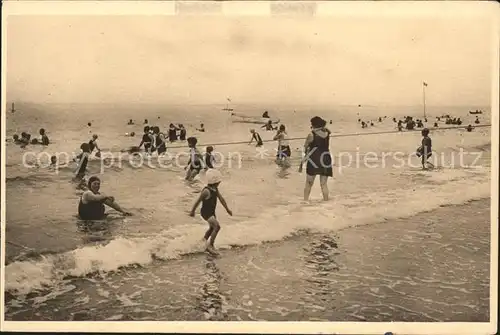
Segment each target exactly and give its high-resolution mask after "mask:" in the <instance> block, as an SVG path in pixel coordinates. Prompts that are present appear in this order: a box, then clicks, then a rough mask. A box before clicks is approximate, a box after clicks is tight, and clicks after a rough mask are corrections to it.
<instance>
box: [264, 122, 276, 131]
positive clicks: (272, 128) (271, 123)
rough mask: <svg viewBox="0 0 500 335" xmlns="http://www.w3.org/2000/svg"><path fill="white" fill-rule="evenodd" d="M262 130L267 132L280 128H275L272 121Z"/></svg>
mask: <svg viewBox="0 0 500 335" xmlns="http://www.w3.org/2000/svg"><path fill="white" fill-rule="evenodd" d="M261 128H265V129H266V130H268V131H269V130H276V129H278V127H276V128H275V127H273V122H272V121H271V120H269V121H267V123H266V124H265V125H263V126H262V127H261Z"/></svg>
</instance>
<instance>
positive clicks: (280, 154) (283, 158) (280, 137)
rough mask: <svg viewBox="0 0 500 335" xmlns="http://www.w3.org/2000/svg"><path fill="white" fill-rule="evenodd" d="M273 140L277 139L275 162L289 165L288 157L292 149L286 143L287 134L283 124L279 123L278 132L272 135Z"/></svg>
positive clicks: (283, 165)
mask: <svg viewBox="0 0 500 335" xmlns="http://www.w3.org/2000/svg"><path fill="white" fill-rule="evenodd" d="M273 140H275V141H278V150H277V154H276V164H278V165H279V166H282V167H285V168H286V167H290V163H289V161H288V159H289V158H290V156H291V154H292V151H291V149H290V145H289V143H288V135H287V133H286V128H285V125H283V124H282V125H280V127H279V129H278V132H277V133H276V135H275V136H274V138H273Z"/></svg>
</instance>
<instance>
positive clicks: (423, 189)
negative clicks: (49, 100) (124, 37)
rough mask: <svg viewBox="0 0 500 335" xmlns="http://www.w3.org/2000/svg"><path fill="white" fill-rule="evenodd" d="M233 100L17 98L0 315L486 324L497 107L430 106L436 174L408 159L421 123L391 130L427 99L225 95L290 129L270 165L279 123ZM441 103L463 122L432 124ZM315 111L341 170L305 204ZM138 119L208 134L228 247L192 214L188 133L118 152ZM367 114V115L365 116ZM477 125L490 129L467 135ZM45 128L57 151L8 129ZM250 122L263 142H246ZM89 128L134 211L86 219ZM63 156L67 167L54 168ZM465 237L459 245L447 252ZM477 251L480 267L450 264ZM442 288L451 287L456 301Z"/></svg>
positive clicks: (107, 175)
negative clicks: (247, 100)
mask: <svg viewBox="0 0 500 335" xmlns="http://www.w3.org/2000/svg"><path fill="white" fill-rule="evenodd" d="M9 107H10V106H9ZM223 107H224V106H218V105H152V104H140V105H139V104H136V105H133V104H129V105H125V104H46V105H43V104H34V103H17V104H16V111H15V112H14V113H12V112H7V115H6V139H5V141H6V223H5V224H6V229H5V234H6V236H5V238H6V250H5V258H6V266H5V319H6V320H52V321H67V320H96V321H103V320H160V321H183V320H219V321H238V320H261V321H262V320H267V321H285V320H287V321H291V320H294V321H305V320H308V321H312V320H327V321H345V320H354V321H390V320H392V321H453V320H458V321H470V320H476V321H481V320H482V321H487V320H488V318H489V312H488V306H489V305H488V304H489V302H488V299H489V238H490V234H489V229H490V223H489V198H490V197H491V176H490V174H491V149H490V147H491V127H489V126H487V125H488V124H490V123H491V111H490V109H489V108H488V107H487V106H455V107H439V106H434V107H433V106H428V107H427V109H426V117H427V120H428V122H425V123H424V124H425V126H426V127H428V128H430V129H431V132H430V136H431V138H432V143H433V151H434V154H433V156H432V158H431V159H430V161H431V162H433V164H434V165H435V168H434V169H430V170H428V171H422V169H421V165H420V159H419V158H417V157H416V156H415V150H416V148H417V147H418V146H419V145H420V142H421V134H420V130H419V129H417V130H416V131H406V130H404V131H402V132H398V131H397V127H396V123H394V121H393V118H396V119H401V118H403V117H404V116H407V115H410V116H413V117H414V118H420V119H423V115H422V107H421V106H397V107H395V106H364V105H363V106H361V105H359V106H287V105H279V106H276V105H271V106H269V105H234V106H232V107H233V108H234V111H235V112H238V113H240V114H245V115H250V116H256V117H259V116H260V115H261V114H262V113H263V111H264V110H268V111H269V114H270V116H271V117H276V118H279V119H280V123H281V124H284V125H285V126H286V129H287V133H288V136H289V137H290V138H291V140H290V142H291V147H292V156H291V158H290V163H291V167H290V168H288V169H283V168H282V167H280V166H278V165H277V164H276V163H275V155H276V147H277V143H276V142H274V141H272V138H273V135H274V132H273V131H265V130H264V129H260V125H257V124H248V123H235V122H233V120H232V119H231V117H230V115H229V114H228V112H227V111H223V110H222V108H223ZM476 109H481V110H483V113H482V114H481V115H478V117H479V120H480V124H479V125H477V124H475V123H474V120H475V119H476V116H475V115H470V114H469V110H476ZM446 114H448V115H450V116H452V117H460V118H461V120H462V121H463V124H462V127H458V126H453V125H446V124H445V123H444V118H441V120H440V121H437V117H441V116H444V115H446ZM316 115H318V116H321V117H322V118H324V119H325V120H327V121H328V125H327V127H328V128H329V129H330V131H331V132H332V137H331V140H330V150H331V152H332V155H333V156H334V176H333V178H330V179H329V181H328V187H329V190H330V200H329V201H323V200H322V195H321V190H320V186H319V181H316V183H315V185H314V186H313V190H312V192H311V198H310V200H309V201H307V202H306V201H304V200H303V189H304V183H305V173H299V172H298V165H299V159H300V156H301V154H302V147H303V144H304V139H305V137H306V136H307V134H308V133H309V131H310V122H309V120H310V118H311V117H313V116H316ZM379 118H380V119H379ZM130 119H132V120H133V121H134V124H133V125H128V124H127V123H128V121H129V120H130ZM145 119H147V121H148V125H154V126H159V127H160V128H161V129H163V130H166V129H168V126H169V124H170V123H175V124H183V125H184V126H185V127H186V129H187V134H188V136H195V137H196V138H197V139H198V149H199V150H200V151H201V152H204V151H205V148H206V146H208V145H211V146H213V147H214V151H215V157H216V159H217V164H216V167H217V168H218V169H219V170H220V171H221V173H222V176H223V181H222V183H221V185H220V191H221V193H222V194H223V196H224V197H225V199H226V201H227V203H228V206H229V207H230V208H231V209H232V211H233V216H229V215H227V214H226V212H225V210H224V208H223V207H222V206H221V205H220V204H219V205H218V209H217V217H218V219H219V221H220V223H221V228H222V229H221V231H220V233H219V236H218V238H217V240H216V248H218V249H219V251H220V253H221V254H220V256H218V257H213V256H211V255H207V254H205V253H204V252H203V245H202V243H201V239H202V237H203V234H204V232H205V231H206V229H207V224H206V223H205V222H204V221H203V220H202V219H201V217H199V215H197V216H196V217H195V218H192V217H190V216H189V215H188V213H189V211H190V209H191V207H192V205H193V203H194V201H195V200H196V198H197V197H198V195H199V192H200V191H201V189H202V188H203V186H204V174H203V173H202V174H200V176H198V177H197V178H196V180H195V181H194V182H192V183H187V182H186V181H185V180H184V177H185V170H184V165H185V163H186V161H187V157H188V155H187V152H188V151H187V150H188V149H187V145H186V142H175V143H172V144H170V143H169V145H168V155H167V157H163V158H158V157H156V154H153V156H152V157H149V158H148V157H147V156H145V155H128V154H127V153H124V152H123V151H124V150H126V149H127V148H129V147H131V146H137V145H139V142H140V140H141V135H142V132H143V127H144V125H145V124H144V122H145ZM359 120H363V121H365V122H366V121H368V122H370V121H371V122H373V125H370V126H369V127H368V128H364V129H363V128H361V126H360V122H359ZM434 122H437V123H438V127H437V128H435V127H434ZM200 123H203V124H204V127H205V129H206V131H205V132H200V131H198V130H197V128H199V126H200ZM89 124H90V125H89ZM468 124H472V125H473V126H482V127H477V128H475V129H474V130H473V131H472V132H467V131H466V130H465V129H464V128H463V126H466V125H468ZM40 128H44V129H45V130H46V132H47V134H48V136H49V138H50V141H51V143H50V145H49V146H48V147H41V146H37V145H29V146H27V147H26V148H24V149H23V148H20V147H19V146H18V145H15V144H14V143H13V141H12V136H13V135H14V134H20V133H21V132H23V131H24V132H28V133H30V134H32V137H37V134H38V130H39V129H40ZM252 128H253V129H256V130H257V131H259V133H260V134H261V136H262V138H263V139H264V141H265V143H264V146H263V147H262V148H256V146H255V143H252V144H248V143H247V142H249V141H250V137H251V136H250V132H249V130H250V129H252ZM131 132H135V134H136V135H135V136H129V135H130V133H131ZM94 134H97V135H98V145H99V146H100V148H101V151H102V156H101V158H98V157H93V158H92V159H91V161H90V163H89V166H88V175H89V176H90V175H97V176H99V178H101V180H102V184H101V192H103V193H105V194H107V195H111V196H113V197H114V198H115V199H116V201H117V202H118V203H119V204H120V206H122V207H123V208H124V209H126V210H128V211H130V212H132V213H133V216H130V217H123V216H121V215H120V214H118V213H116V212H115V211H114V210H112V209H109V210H108V213H110V214H109V215H108V217H107V219H106V220H103V221H95V222H83V221H81V220H79V218H78V217H77V206H78V202H79V197H80V195H81V194H82V190H81V189H79V188H78V187H77V185H76V184H75V182H74V181H73V180H72V178H73V176H74V171H75V168H76V163H75V162H74V161H73V160H72V158H73V157H74V156H76V155H77V154H78V153H79V152H80V149H79V147H80V145H81V143H83V142H88V141H89V140H90V138H91V137H92V135H94ZM53 155H57V156H58V157H59V159H60V163H61V166H58V168H57V169H55V168H51V167H48V162H49V159H50V157H51V156H53ZM65 162H67V166H63V165H62V164H63V163H65ZM473 200H480V201H479V204H480V205H478V206H479V207H478V206H475V207H474V206H473V207H471V208H472V209H474V210H476V209H477V211H478V213H479V212H481V213H482V215H483V216H480V215H479V214H477V217H476V219H474V217H475V216H474V215H472V219H471V220H463V216H462V219H461V217H460V216H458V217H457V214H456V213H460V208H462V207H457V206H463V204H466V203H468V202H470V201H473ZM450 206H451V207H450ZM466 206H471V205H470V204H469V205H466ZM448 207H450V208H451V209H447V210H446V208H448ZM454 208H455V209H454ZM457 208H458V209H457ZM435 211H437V212H435ZM440 211H441V212H440ZM443 211H444V212H443ZM462 212H463V210H462ZM469 212H470V211H466V212H465V213H469ZM429 213H435V214H432V215H430V214H429ZM486 213H488V215H486ZM462 214H463V213H462ZM481 218H483V220H482V221H481V220H480V219H481ZM422 220H423V221H422ZM478 220H479V222H478ZM430 226H432V227H433V228H432V229H430V228H429V227H430ZM452 227H453V228H452ZM429 229H430V230H429ZM457 241H461V242H457ZM459 246H460V247H463V248H466V249H467V250H465V251H464V250H461V249H460V250H461V252H463V253H462V254H461V253H460V250H458V251H457V250H455V249H453V248H457V247H459ZM450 248H452V249H450ZM384 250H385V251H384ZM410 250H411V252H410ZM390 253H392V254H391V255H393V256H392V257H393V258H391V259H392V261H391V262H387V260H386V258H388V257H389V256H387V255H389V254H390ZM384 255H385V256H386V258H384ZM394 255H396V256H394ZM397 255H400V256H399V257H400V258H398V256H397ZM394 257H395V258H394ZM453 257H455V258H457V257H459V259H458V258H457V259H453ZM429 262H430V263H429ZM453 262H455V263H456V264H455V263H453ZM427 263H429V264H433V266H434V269H437V270H433V271H430V270H429V266H430V265H425V264H427ZM367 264H369V265H370V266H367ZM422 264H423V265H422ZM436 264H437V265H436ZM440 264H442V265H440ZM452 264H454V265H453V266H452ZM464 264H465V265H464ZM471 264H473V265H474V266H475V270H474V271H472V270H471V271H470V272H460V271H458V270H457V269H462V268H463V269H466V268H467V269H469V267H470V266H472V265H471ZM426 266H427V267H426ZM426 269H427V270H426ZM386 270H387V271H386ZM457 271H458V272H457ZM464 271H466V270H464ZM381 273H383V275H381ZM457 273H459V274H458V275H457ZM479 273H480V274H481V275H478V274H479ZM474 278H475V279H474ZM429 287H432V288H435V290H434V289H430V288H429ZM353 290H354V292H355V294H349V293H348V292H353ZM391 297H392V298H391ZM398 297H399V298H398ZM402 297H403V298H402ZM410 297H412V298H411V299H410ZM365 298H366V299H367V300H364V299H365ZM405 299H408V300H405ZM450 299H451V300H454V299H455V300H456V301H458V302H457V303H456V309H455V310H453V311H450V306H455V300H454V301H450ZM415 301H420V302H421V307H415V306H416V305H415ZM424 305H425V306H424ZM422 306H424V307H422Z"/></svg>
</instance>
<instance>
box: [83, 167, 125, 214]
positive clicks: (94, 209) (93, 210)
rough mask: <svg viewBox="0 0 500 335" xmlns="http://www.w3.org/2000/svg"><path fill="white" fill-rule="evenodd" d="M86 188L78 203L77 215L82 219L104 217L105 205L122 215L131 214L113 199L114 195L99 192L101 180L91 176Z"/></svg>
mask: <svg viewBox="0 0 500 335" xmlns="http://www.w3.org/2000/svg"><path fill="white" fill-rule="evenodd" d="M87 187H88V190H87V191H85V192H83V194H82V196H81V198H80V202H79V203H78V216H79V217H80V219H82V220H102V219H104V218H105V217H106V214H105V211H106V209H105V207H104V205H107V206H109V207H111V208H113V209H114V210H116V211H118V212H120V213H122V214H123V215H127V216H129V215H132V214H131V213H129V212H127V211H125V210H123V209H122V208H121V207H120V205H118V204H117V203H116V201H115V198H114V197H111V196H106V195H104V194H100V193H99V189H100V188H101V180H100V179H99V178H98V177H96V176H92V177H90V178H89V181H88V183H87Z"/></svg>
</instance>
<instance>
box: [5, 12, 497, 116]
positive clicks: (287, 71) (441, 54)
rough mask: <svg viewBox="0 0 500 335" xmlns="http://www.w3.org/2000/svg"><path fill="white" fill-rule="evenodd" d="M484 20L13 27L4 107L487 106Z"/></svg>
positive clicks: (32, 19)
mask: <svg viewBox="0 0 500 335" xmlns="http://www.w3.org/2000/svg"><path fill="white" fill-rule="evenodd" d="M491 33H492V31H491V26H490V24H489V21H488V20H480V19H478V18H474V19H472V18H462V19H459V18H456V17H455V18H452V17H448V18H439V17H437V16H434V17H426V18H408V17H405V18H394V17H392V18H387V17H386V18H382V17H379V18H377V17H361V18H346V17H344V18H343V17H336V18H328V17H321V18H318V17H315V18H313V17H310V18H294V19H291V18H286V17H221V16H212V17H210V16H207V17H200V16H196V17H189V16H184V17H180V16H139V15H138V16H62V15H61V16H9V17H8V18H7V49H6V50H7V51H6V55H7V81H6V83H7V100H8V101H30V102H40V103H85V102H88V103H110V102H111V103H160V104H162V103H165V104H168V103H171V104H183V103H186V104H214V103H215V104H224V103H225V102H226V98H227V97H229V98H230V99H231V100H232V102H233V103H235V104H239V103H241V104H245V103H256V104H260V103H269V104H287V105H291V104H297V105H300V104H302V105H303V104H306V105H307V104H321V105H339V104H346V105H349V104H352V105H356V104H371V105H384V104H385V105H418V104H421V103H422V95H423V92H422V82H423V81H425V82H427V83H428V86H427V88H426V102H427V104H429V105H467V106H474V105H482V106H484V105H489V103H490V94H491V93H490V87H491V74H492V73H493V68H492V51H491V50H492V44H491Z"/></svg>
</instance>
